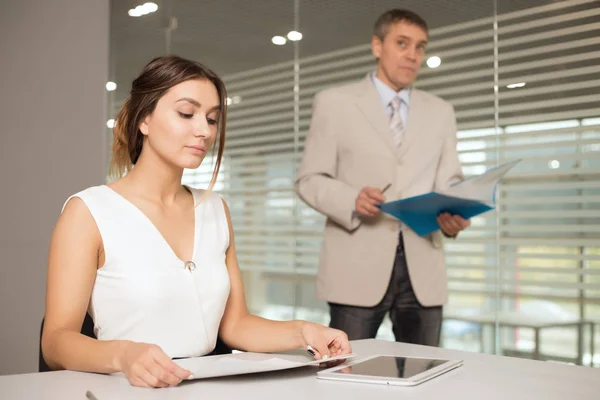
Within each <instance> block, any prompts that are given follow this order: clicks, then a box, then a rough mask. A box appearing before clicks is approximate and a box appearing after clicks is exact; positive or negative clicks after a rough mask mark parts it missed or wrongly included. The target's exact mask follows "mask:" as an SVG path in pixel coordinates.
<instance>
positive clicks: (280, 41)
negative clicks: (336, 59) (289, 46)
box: [271, 36, 287, 46]
mask: <svg viewBox="0 0 600 400" xmlns="http://www.w3.org/2000/svg"><path fill="white" fill-rule="evenodd" d="M271 42H273V44H276V45H277V46H283V45H284V44H285V42H287V40H285V38H284V37H283V36H273V38H272V39H271Z"/></svg>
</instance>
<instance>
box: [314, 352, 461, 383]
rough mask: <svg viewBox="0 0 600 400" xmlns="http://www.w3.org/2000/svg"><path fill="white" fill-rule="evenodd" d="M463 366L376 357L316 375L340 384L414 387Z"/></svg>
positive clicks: (447, 362) (457, 362)
mask: <svg viewBox="0 0 600 400" xmlns="http://www.w3.org/2000/svg"><path fill="white" fill-rule="evenodd" d="M461 365H462V360H441V359H435V358H417V357H396V356H385V355H375V356H371V357H368V358H363V359H360V360H356V361H352V362H347V363H344V364H343V365H339V366H337V367H333V368H330V369H327V370H324V371H319V372H318V373H317V378H320V379H333V380H339V381H350V382H363V383H379V384H383V385H399V386H414V385H418V384H420V383H423V382H425V381H427V380H429V379H431V378H434V377H436V376H438V375H441V374H443V373H445V372H448V371H450V370H452V369H454V368H456V367H459V366H461Z"/></svg>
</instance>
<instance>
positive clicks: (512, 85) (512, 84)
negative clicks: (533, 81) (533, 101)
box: [506, 82, 525, 89]
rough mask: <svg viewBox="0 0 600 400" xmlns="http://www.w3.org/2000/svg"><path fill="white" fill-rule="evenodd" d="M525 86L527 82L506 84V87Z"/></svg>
mask: <svg viewBox="0 0 600 400" xmlns="http://www.w3.org/2000/svg"><path fill="white" fill-rule="evenodd" d="M523 86H525V82H519V83H511V84H510V85H506V87H507V88H509V89H516V88H520V87H523Z"/></svg>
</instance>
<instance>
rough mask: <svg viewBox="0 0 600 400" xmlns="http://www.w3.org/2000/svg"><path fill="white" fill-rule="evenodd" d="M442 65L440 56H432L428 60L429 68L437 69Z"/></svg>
mask: <svg viewBox="0 0 600 400" xmlns="http://www.w3.org/2000/svg"><path fill="white" fill-rule="evenodd" d="M441 64H442V59H441V58H439V57H438V56H432V57H429V58H428V59H427V66H428V67H429V68H437V67H439V66H440V65H441Z"/></svg>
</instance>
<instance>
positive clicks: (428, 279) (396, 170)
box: [296, 74, 463, 307]
mask: <svg viewBox="0 0 600 400" xmlns="http://www.w3.org/2000/svg"><path fill="white" fill-rule="evenodd" d="M462 177H463V176H462V173H461V168H460V163H459V161H458V155H457V151H456V119H455V116H454V109H453V108H452V106H451V105H450V104H449V103H447V102H445V101H444V100H442V99H440V98H438V97H436V96H434V95H431V94H429V93H427V92H424V91H421V90H418V89H413V90H412V91H411V97H410V106H409V111H408V123H407V124H406V131H405V135H404V138H403V141H402V145H401V146H400V148H399V149H398V148H396V146H395V145H394V142H393V139H392V136H391V133H390V128H389V124H388V117H387V116H386V115H385V112H384V109H383V106H382V104H381V101H380V99H379V95H378V93H377V90H376V88H375V86H374V84H373V82H372V80H371V77H370V74H369V75H368V76H367V77H366V78H365V79H364V80H362V81H360V82H356V83H352V84H348V85H345V86H341V87H336V88H332V89H327V90H325V91H323V92H320V93H318V94H317V96H316V97H315V101H314V104H313V116H312V121H311V126H310V132H309V134H308V137H307V139H306V142H305V148H304V155H303V159H302V163H301V165H300V168H299V170H298V176H297V180H296V191H297V193H298V195H299V196H300V198H301V199H302V200H304V201H305V202H306V203H307V204H308V205H310V206H311V207H313V208H314V209H316V210H317V211H319V212H321V213H322V214H324V215H325V216H326V217H327V222H326V225H325V236H324V240H323V245H322V249H321V254H320V260H319V272H318V276H317V296H318V298H319V299H322V300H326V301H328V302H333V303H340V304H347V305H356V306H367V307H370V306H374V305H376V304H377V303H379V302H380V301H381V299H382V298H383V296H384V294H385V292H386V289H387V287H388V284H389V281H390V277H391V274H392V268H393V265H394V257H395V250H396V246H397V243H398V234H399V230H400V222H399V221H398V220H397V219H395V218H393V217H390V216H388V215H387V214H383V213H381V214H380V215H378V216H377V217H372V218H365V217H357V216H355V215H354V213H353V211H354V208H355V200H356V197H357V195H358V193H359V192H360V190H361V189H362V188H363V187H365V186H371V187H376V188H383V187H384V186H386V185H387V184H388V183H391V184H392V186H391V187H390V188H389V189H388V190H387V192H386V193H385V195H386V199H387V200H388V201H390V200H397V199H402V198H406V197H411V196H416V195H420V194H424V193H427V192H430V191H431V190H439V189H443V188H445V187H447V186H448V185H449V184H450V183H452V182H454V181H457V180H459V179H462ZM402 229H403V237H404V243H405V251H406V260H407V264H408V271H409V274H410V278H411V281H412V285H413V288H414V291H415V294H416V296H417V299H418V300H419V302H420V303H421V304H422V305H424V306H436V305H442V304H444V303H445V302H446V300H447V279H446V264H445V260H444V249H443V243H442V234H441V232H440V231H437V232H435V233H434V234H432V235H429V236H427V237H419V236H418V235H416V234H415V233H414V232H413V231H412V230H410V228H408V227H403V228H402Z"/></svg>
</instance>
